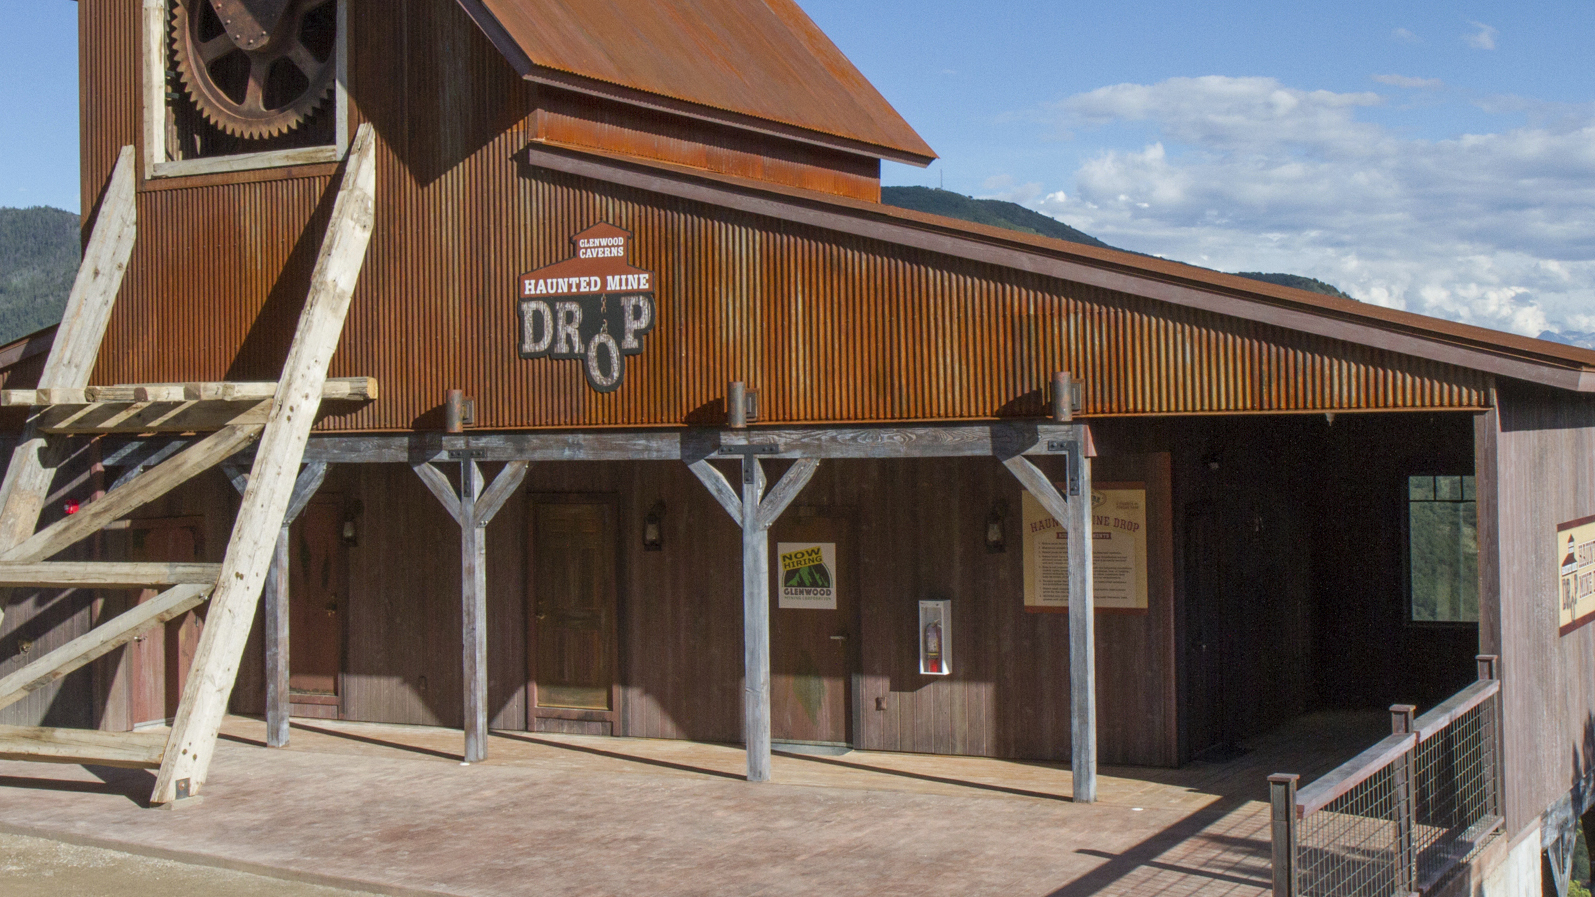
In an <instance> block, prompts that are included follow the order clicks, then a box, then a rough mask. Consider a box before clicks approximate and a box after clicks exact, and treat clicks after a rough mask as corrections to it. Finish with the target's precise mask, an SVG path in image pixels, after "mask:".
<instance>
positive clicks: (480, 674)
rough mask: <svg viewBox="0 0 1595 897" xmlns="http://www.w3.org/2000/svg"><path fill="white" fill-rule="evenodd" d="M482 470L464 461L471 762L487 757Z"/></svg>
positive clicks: (463, 631)
mask: <svg viewBox="0 0 1595 897" xmlns="http://www.w3.org/2000/svg"><path fill="white" fill-rule="evenodd" d="M481 498H482V471H481V469H480V468H478V467H477V466H476V462H475V461H474V460H471V459H469V458H467V459H466V460H464V461H461V462H460V648H461V651H462V657H461V663H462V670H463V672H464V675H463V676H462V677H461V678H462V681H463V682H464V683H465V757H464V760H465V762H466V763H480V762H481V761H483V760H486V759H487V529H486V527H485V525H479V524H478V522H477V519H476V512H477V502H478V501H479V500H480V499H481Z"/></svg>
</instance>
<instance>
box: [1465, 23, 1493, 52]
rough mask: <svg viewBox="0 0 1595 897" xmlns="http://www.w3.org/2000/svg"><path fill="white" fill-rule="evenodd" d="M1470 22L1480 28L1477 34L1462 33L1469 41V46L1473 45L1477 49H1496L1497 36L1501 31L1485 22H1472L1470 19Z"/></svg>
mask: <svg viewBox="0 0 1595 897" xmlns="http://www.w3.org/2000/svg"><path fill="white" fill-rule="evenodd" d="M1468 24H1469V25H1472V26H1473V27H1475V28H1477V29H1479V30H1478V33H1476V34H1464V35H1462V39H1463V40H1464V41H1466V42H1467V44H1468V46H1470V47H1472V48H1473V49H1475V50H1494V49H1495V36H1496V35H1497V34H1500V33H1501V32H1499V31H1497V30H1496V29H1495V28H1492V27H1491V26H1489V25H1486V24H1484V23H1483V22H1471V21H1470V22H1468Z"/></svg>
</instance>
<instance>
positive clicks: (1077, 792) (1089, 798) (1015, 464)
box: [1003, 428, 1097, 804]
mask: <svg viewBox="0 0 1595 897" xmlns="http://www.w3.org/2000/svg"><path fill="white" fill-rule="evenodd" d="M1083 429H1084V428H1079V429H1077V430H1076V434H1077V436H1076V438H1075V439H1074V440H1073V441H1072V443H1071V446H1070V448H1069V451H1068V455H1067V460H1068V465H1069V482H1068V488H1067V490H1066V491H1067V492H1068V493H1069V497H1068V498H1067V499H1065V498H1064V496H1063V495H1062V494H1061V493H1059V492H1058V489H1057V487H1056V486H1054V485H1053V484H1052V481H1051V480H1050V479H1048V477H1047V475H1046V474H1044V473H1042V472H1041V471H1040V470H1039V469H1037V468H1036V466H1035V465H1034V464H1032V463H1030V460H1029V459H1027V458H1025V457H1024V456H1023V455H1014V456H1013V457H1010V458H1006V459H1004V460H1003V465H1004V466H1005V467H1007V468H1008V470H1009V472H1011V473H1012V474H1013V475H1014V477H1015V478H1016V479H1018V480H1019V482H1020V483H1021V484H1023V485H1024V487H1025V490H1026V491H1028V492H1029V493H1030V494H1031V495H1033V496H1035V499H1036V501H1038V502H1040V503H1041V506H1042V507H1043V508H1045V509H1046V510H1047V513H1049V514H1051V515H1052V516H1053V517H1054V518H1056V519H1057V521H1058V522H1059V523H1060V524H1062V525H1063V527H1064V529H1065V530H1066V531H1067V532H1068V534H1069V696H1070V697H1069V716H1070V728H1069V732H1070V745H1071V747H1072V749H1073V755H1074V756H1073V763H1072V766H1073V771H1074V800H1075V802H1076V803H1082V804H1088V803H1093V802H1095V801H1096V799H1097V684H1096V683H1097V662H1096V631H1095V630H1096V614H1095V612H1094V607H1093V605H1094V599H1095V596H1094V594H1093V584H1092V570H1091V565H1092V563H1093V561H1092V550H1091V549H1092V546H1091V531H1092V524H1091V459H1090V458H1087V457H1085V445H1086V438H1085V437H1084V434H1083V432H1082V431H1083Z"/></svg>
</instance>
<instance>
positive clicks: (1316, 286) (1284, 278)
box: [1235, 271, 1355, 301]
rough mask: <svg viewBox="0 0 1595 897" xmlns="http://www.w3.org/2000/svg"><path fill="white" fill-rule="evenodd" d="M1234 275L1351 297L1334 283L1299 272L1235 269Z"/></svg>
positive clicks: (1283, 285) (1346, 297)
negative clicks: (1275, 272) (1265, 271)
mask: <svg viewBox="0 0 1595 897" xmlns="http://www.w3.org/2000/svg"><path fill="white" fill-rule="evenodd" d="M1235 276H1237V277H1246V278H1250V279H1251V280H1261V281H1262V282H1264V283H1272V284H1276V285H1278V286H1282V287H1295V288H1296V289H1298V290H1306V291H1307V292H1309V293H1323V294H1324V295H1325V296H1338V297H1339V298H1341V299H1350V298H1351V297H1350V296H1347V295H1346V294H1345V293H1342V292H1341V291H1340V289H1339V288H1338V287H1336V286H1335V285H1334V284H1328V283H1324V282H1323V281H1321V280H1318V279H1317V278H1313V277H1303V276H1301V275H1300V274H1264V273H1263V272H1261V271H1237V272H1235ZM1353 301H1355V300H1353Z"/></svg>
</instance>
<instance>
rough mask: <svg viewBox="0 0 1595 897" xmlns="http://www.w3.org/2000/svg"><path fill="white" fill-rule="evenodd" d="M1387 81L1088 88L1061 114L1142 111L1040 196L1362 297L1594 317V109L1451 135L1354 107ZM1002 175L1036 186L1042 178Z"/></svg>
mask: <svg viewBox="0 0 1595 897" xmlns="http://www.w3.org/2000/svg"><path fill="white" fill-rule="evenodd" d="M1379 102H1380V98H1379V97H1378V96H1377V95H1376V94H1365V93H1350V94H1340V93H1330V92H1328V91H1301V90H1296V89H1292V88H1287V87H1284V86H1282V85H1281V84H1279V83H1278V82H1277V81H1275V80H1273V79H1269V78H1220V77H1210V78H1176V79H1171V80H1168V81H1164V82H1161V83H1158V84H1151V85H1136V84H1120V85H1115V86H1113V87H1106V88H1102V89H1100V90H1096V91H1091V92H1090V93H1084V94H1079V95H1077V96H1074V97H1070V98H1069V99H1067V100H1065V101H1063V102H1062V103H1060V104H1058V105H1057V106H1055V107H1054V108H1053V109H1052V112H1053V114H1055V115H1057V116H1058V117H1059V118H1060V119H1061V121H1060V124H1061V125H1063V126H1065V127H1075V128H1079V127H1082V126H1105V125H1112V124H1116V123H1120V122H1141V123H1145V124H1149V125H1151V126H1152V127H1154V128H1155V129H1156V130H1157V131H1158V132H1159V133H1158V137H1157V139H1155V140H1152V141H1150V142H1146V143H1144V144H1142V145H1141V147H1140V148H1139V149H1116V150H1106V151H1103V152H1101V153H1099V154H1098V155H1096V156H1095V157H1093V158H1091V159H1089V160H1087V161H1086V162H1085V163H1083V164H1082V165H1081V166H1080V167H1079V169H1078V170H1077V171H1075V172H1074V185H1073V189H1072V190H1071V191H1069V192H1068V193H1063V192H1050V193H1047V194H1045V195H1043V196H1041V198H1040V199H1037V200H1033V201H1030V204H1031V205H1032V206H1033V207H1035V208H1038V209H1040V210H1041V211H1043V212H1046V213H1048V214H1052V215H1055V216H1056V217H1058V218H1060V219H1062V220H1064V221H1067V222H1068V223H1069V224H1071V225H1073V226H1075V227H1078V228H1080V229H1081V230H1084V231H1085V232H1087V233H1089V234H1091V235H1093V236H1095V237H1098V238H1100V239H1102V240H1105V241H1106V242H1108V243H1110V244H1113V245H1118V246H1122V247H1124V248H1126V249H1134V250H1137V251H1141V252H1157V253H1160V254H1162V255H1165V256H1167V257H1170V258H1176V259H1189V260H1193V261H1197V262H1199V263H1201V264H1204V265H1205V266H1208V267H1214V268H1219V269H1221V270H1227V271H1243V270H1244V271H1255V270H1264V271H1286V272H1291V273H1296V274H1305V275H1308V276H1311V277H1317V278H1320V279H1322V280H1326V281H1329V282H1330V283H1334V284H1336V285H1337V286H1340V287H1341V288H1342V289H1344V290H1346V291H1347V292H1348V293H1351V294H1352V295H1353V296H1356V297H1357V298H1359V299H1362V300H1364V301H1368V302H1373V303H1378V304H1381V305H1387V306H1391V307H1396V308H1407V309H1410V310H1413V311H1418V312H1423V313H1426V314H1431V315H1436V316H1440V317H1445V318H1451V319H1454V320H1461V321H1468V322H1470V323H1475V324H1480V325H1483V326H1487V327H1495V328H1500V329H1505V330H1512V331H1516V332H1519V333H1527V334H1530V335H1537V334H1538V333H1539V331H1540V330H1542V329H1545V328H1547V327H1550V328H1552V329H1558V328H1566V329H1592V328H1591V327H1590V324H1589V322H1590V321H1591V310H1592V309H1595V115H1588V114H1586V115H1584V116H1581V117H1578V118H1577V119H1573V118H1570V117H1563V118H1561V119H1558V120H1557V122H1556V123H1555V124H1554V125H1545V126H1534V127H1528V126H1525V127H1520V128H1517V129H1514V130H1507V131H1503V132H1500V133H1492V134H1467V135H1461V136H1458V137H1455V138H1453V139H1449V140H1419V139H1412V138H1407V137H1402V136H1398V135H1397V134H1396V133H1394V132H1392V131H1389V130H1387V129H1385V128H1383V127H1380V126H1378V125H1373V124H1369V123H1365V122H1360V121H1357V120H1356V118H1355V113H1356V112H1357V111H1358V110H1359V109H1362V108H1366V107H1369V106H1374V105H1377V104H1378V103H1379ZM988 189H999V190H1002V191H1003V192H1004V193H1006V194H1008V195H1010V196H1013V197H1015V198H1016V199H1018V201H1021V202H1024V201H1027V200H1026V199H1025V198H1024V196H1023V195H1024V194H1027V193H1031V192H1032V189H1033V185H1025V186H1024V187H1023V188H1017V189H1016V188H1015V187H1014V185H1012V184H1011V183H1004V184H1002V185H1001V187H999V186H998V185H996V184H993V185H992V187H991V188H988Z"/></svg>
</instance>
